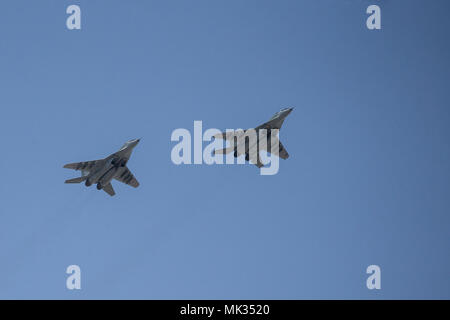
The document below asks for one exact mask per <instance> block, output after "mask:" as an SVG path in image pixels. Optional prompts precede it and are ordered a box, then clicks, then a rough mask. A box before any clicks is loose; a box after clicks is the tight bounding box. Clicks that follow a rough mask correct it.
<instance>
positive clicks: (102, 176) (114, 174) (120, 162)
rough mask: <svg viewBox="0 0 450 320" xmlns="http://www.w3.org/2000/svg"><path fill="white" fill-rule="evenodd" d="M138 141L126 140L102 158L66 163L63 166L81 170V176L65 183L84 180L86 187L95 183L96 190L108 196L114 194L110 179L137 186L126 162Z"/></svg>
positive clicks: (137, 183)
mask: <svg viewBox="0 0 450 320" xmlns="http://www.w3.org/2000/svg"><path fill="white" fill-rule="evenodd" d="M139 141H140V139H134V140H130V141H128V142H126V143H125V144H124V145H123V146H122V148H120V149H119V151H117V152H115V153H113V154H111V155H110V156H108V157H106V158H104V159H100V160H94V161H86V162H76V163H69V164H66V165H65V166H64V168H67V169H73V170H80V171H81V177H79V178H74V179H70V180H66V183H81V182H83V181H86V182H85V185H86V186H87V187H89V186H91V185H92V184H97V189H98V190H104V191H105V192H106V193H107V194H109V195H110V196H114V195H115V194H116V193H115V192H114V189H113V187H112V185H111V180H112V179H116V180H118V181H120V182H123V183H125V184H128V185H130V186H132V187H135V188H137V187H138V186H139V182H138V181H137V180H136V178H135V177H134V176H133V174H132V173H131V172H130V170H129V169H128V167H127V162H128V160H129V159H130V156H131V153H132V152H133V149H134V148H135V147H136V145H137V144H138V143H139Z"/></svg>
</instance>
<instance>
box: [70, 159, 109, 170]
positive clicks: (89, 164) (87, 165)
mask: <svg viewBox="0 0 450 320" xmlns="http://www.w3.org/2000/svg"><path fill="white" fill-rule="evenodd" d="M103 161H104V160H93V161H85V162H74V163H68V164H66V165H64V168H67V169H73V170H82V171H90V170H92V169H93V168H94V167H96V166H98V165H100V164H102V163H103Z"/></svg>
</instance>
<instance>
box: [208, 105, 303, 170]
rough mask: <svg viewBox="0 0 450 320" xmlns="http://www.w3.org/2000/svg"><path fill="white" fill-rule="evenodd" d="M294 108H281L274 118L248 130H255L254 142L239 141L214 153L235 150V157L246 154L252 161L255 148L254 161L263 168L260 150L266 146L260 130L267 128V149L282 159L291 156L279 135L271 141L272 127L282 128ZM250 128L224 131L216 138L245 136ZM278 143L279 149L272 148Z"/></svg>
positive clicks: (229, 138) (247, 159) (226, 152)
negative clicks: (243, 144)
mask: <svg viewBox="0 0 450 320" xmlns="http://www.w3.org/2000/svg"><path fill="white" fill-rule="evenodd" d="M293 109H294V108H285V109H281V110H280V111H278V112H277V113H275V114H274V115H273V116H272V118H270V120H269V121H267V122H265V123H263V124H262V125H260V126H257V127H256V128H253V129H248V130H254V131H255V132H256V141H254V143H253V144H251V142H250V141H247V140H244V141H242V142H241V143H245V146H241V147H239V142H238V143H232V145H231V147H228V148H224V149H219V150H214V153H215V154H228V153H230V152H234V157H235V158H237V157H239V156H241V155H243V154H245V160H246V161H251V162H252V161H253V159H252V157H251V156H250V151H251V150H255V151H256V161H253V162H252V163H253V164H254V165H256V166H257V167H258V168H261V167H263V166H264V164H263V163H262V162H261V159H260V156H259V151H260V150H264V148H262V147H261V145H260V143H259V131H260V130H261V129H266V130H267V143H266V148H265V150H266V151H267V152H269V153H271V154H275V155H278V156H279V157H280V158H281V159H287V158H289V154H288V153H287V151H286V149H285V148H284V146H283V144H281V142H280V140H278V137H276V136H274V137H273V141H274V143H272V142H271V132H272V131H271V130H272V129H278V130H280V129H281V126H282V125H283V122H284V120H285V119H286V117H287V116H288V115H289V114H290V113H291V112H292V110H293ZM248 130H242V131H240V133H238V131H234V132H233V131H230V132H222V133H220V134H217V135H215V136H214V138H216V139H224V140H229V141H230V140H232V139H235V138H239V136H244V135H245V133H246V132H247V131H248ZM235 140H238V139H235ZM238 141H239V140H238ZM276 144H278V146H279V147H278V150H272V149H273V148H272V147H273V146H275V145H276Z"/></svg>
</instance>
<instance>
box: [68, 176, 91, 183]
mask: <svg viewBox="0 0 450 320" xmlns="http://www.w3.org/2000/svg"><path fill="white" fill-rule="evenodd" d="M86 179H87V176H82V177H78V178H74V179H69V180H66V181H65V183H80V182H83V181H84V180H86Z"/></svg>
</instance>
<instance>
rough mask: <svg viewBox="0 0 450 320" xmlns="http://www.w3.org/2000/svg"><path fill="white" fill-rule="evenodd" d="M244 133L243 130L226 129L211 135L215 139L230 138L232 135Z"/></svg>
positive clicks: (238, 135) (236, 135)
mask: <svg viewBox="0 0 450 320" xmlns="http://www.w3.org/2000/svg"><path fill="white" fill-rule="evenodd" d="M244 134H245V131H244V130H236V131H226V132H221V133H218V134H215V135H213V137H214V138H215V139H224V140H230V139H232V138H234V137H240V136H242V135H244Z"/></svg>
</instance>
